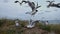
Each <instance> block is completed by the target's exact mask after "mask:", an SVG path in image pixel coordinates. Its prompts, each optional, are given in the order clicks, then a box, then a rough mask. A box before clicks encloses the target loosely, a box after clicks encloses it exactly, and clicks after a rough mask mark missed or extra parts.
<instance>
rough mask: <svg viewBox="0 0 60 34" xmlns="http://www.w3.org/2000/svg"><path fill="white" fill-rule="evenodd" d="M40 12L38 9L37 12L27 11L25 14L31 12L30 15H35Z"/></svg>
mask: <svg viewBox="0 0 60 34" xmlns="http://www.w3.org/2000/svg"><path fill="white" fill-rule="evenodd" d="M37 12H38V10H36V11H35V12H32V13H31V12H26V13H25V14H30V15H35V14H36V13H37Z"/></svg>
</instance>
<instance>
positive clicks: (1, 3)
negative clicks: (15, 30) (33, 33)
mask: <svg viewBox="0 0 60 34" xmlns="http://www.w3.org/2000/svg"><path fill="white" fill-rule="evenodd" d="M14 1H16V0H0V18H3V17H6V18H11V19H16V18H18V19H24V20H27V19H28V20H29V19H30V18H32V19H33V20H60V8H56V7H50V8H47V5H48V4H49V3H48V2H46V1H47V0H29V1H31V2H34V3H35V4H37V2H38V4H39V5H41V7H40V8H39V9H38V12H37V13H36V14H35V16H34V17H31V15H29V14H25V13H26V12H31V8H30V7H29V6H28V4H24V3H23V4H22V6H20V5H19V3H14ZM18 1H20V2H21V1H22V0H18ZM50 1H52V0H50ZM54 1H55V2H54V3H56V4H57V3H59V2H60V0H54Z"/></svg>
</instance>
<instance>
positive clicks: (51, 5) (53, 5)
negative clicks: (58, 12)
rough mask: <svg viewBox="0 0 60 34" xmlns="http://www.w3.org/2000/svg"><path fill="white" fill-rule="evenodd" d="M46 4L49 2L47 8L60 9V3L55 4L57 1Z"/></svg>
mask: <svg viewBox="0 0 60 34" xmlns="http://www.w3.org/2000/svg"><path fill="white" fill-rule="evenodd" d="M46 2H49V5H48V6H47V7H48V8H49V7H57V8H60V3H57V4H55V3H53V2H55V1H46Z"/></svg>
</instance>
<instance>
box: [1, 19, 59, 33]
mask: <svg viewBox="0 0 60 34" xmlns="http://www.w3.org/2000/svg"><path fill="white" fill-rule="evenodd" d="M14 21H15V20H11V19H0V34H16V27H15V22H14ZM19 24H20V27H19V29H18V33H19V34H24V32H25V30H24V27H25V26H26V25H27V24H28V21H24V20H19ZM35 27H37V29H42V30H45V31H48V32H51V31H53V32H55V33H56V34H60V24H55V25H48V26H44V25H42V23H36V25H35ZM27 30H28V29H27ZM32 33H33V34H36V33H35V32H32Z"/></svg>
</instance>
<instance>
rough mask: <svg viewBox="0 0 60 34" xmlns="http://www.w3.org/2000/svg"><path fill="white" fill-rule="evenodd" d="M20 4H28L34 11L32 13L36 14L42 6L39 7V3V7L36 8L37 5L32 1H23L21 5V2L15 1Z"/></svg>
mask: <svg viewBox="0 0 60 34" xmlns="http://www.w3.org/2000/svg"><path fill="white" fill-rule="evenodd" d="M17 2H18V3H19V4H20V5H22V3H23V2H24V3H28V5H29V7H30V8H31V9H32V12H34V11H35V10H36V9H38V8H39V7H41V6H38V3H37V6H36V7H35V3H34V2H30V1H25V0H22V2H21V3H20V2H19V1H15V3H17Z"/></svg>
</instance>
